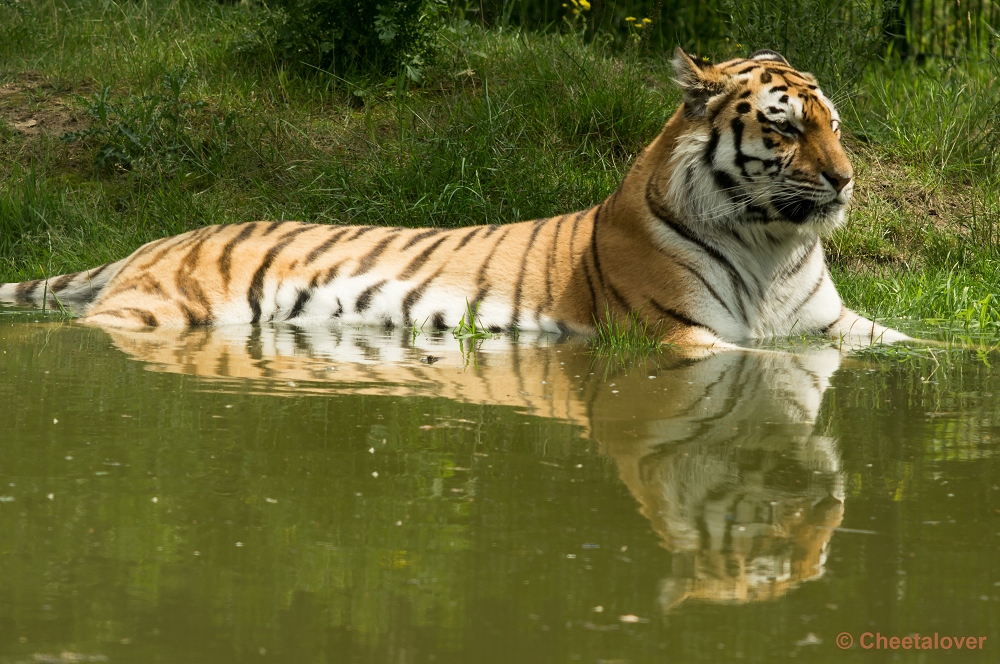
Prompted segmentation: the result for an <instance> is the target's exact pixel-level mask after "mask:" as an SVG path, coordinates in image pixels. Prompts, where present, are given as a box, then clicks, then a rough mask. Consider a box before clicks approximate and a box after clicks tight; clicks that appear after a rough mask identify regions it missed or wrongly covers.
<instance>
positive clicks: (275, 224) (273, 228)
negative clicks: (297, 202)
mask: <svg viewBox="0 0 1000 664" xmlns="http://www.w3.org/2000/svg"><path fill="white" fill-rule="evenodd" d="M284 223H287V222H284V221H272V222H271V223H270V224H268V226H267V228H265V229H264V232H263V233H261V234H260V236H261V237H264V236H267V235H270V234H271V233H273V232H274V231H276V230H277V229H278V226H281V225H282V224H284Z"/></svg>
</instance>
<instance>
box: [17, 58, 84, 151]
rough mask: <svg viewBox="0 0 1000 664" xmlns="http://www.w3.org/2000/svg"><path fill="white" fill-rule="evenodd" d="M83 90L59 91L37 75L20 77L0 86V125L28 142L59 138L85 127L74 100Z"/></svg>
mask: <svg viewBox="0 0 1000 664" xmlns="http://www.w3.org/2000/svg"><path fill="white" fill-rule="evenodd" d="M86 92H87V90H86V89H75V90H74V89H60V88H57V87H56V86H55V85H53V84H52V83H51V82H49V81H47V80H46V79H45V78H44V77H42V76H40V75H39V74H34V73H26V74H21V75H20V76H18V77H17V79H16V80H15V81H13V82H10V83H6V84H4V85H2V86H0V121H2V122H3V123H5V124H6V125H7V126H8V127H9V128H10V129H12V130H13V131H15V132H17V133H19V134H23V135H24V136H26V137H28V138H37V137H40V136H43V135H50V136H53V137H56V138H58V137H59V136H62V135H63V134H65V133H68V132H71V131H81V130H83V129H86V128H87V126H88V122H87V114H86V112H84V111H83V110H82V109H80V108H79V106H78V104H77V102H76V101H75V96H76V95H78V94H81V93H86Z"/></svg>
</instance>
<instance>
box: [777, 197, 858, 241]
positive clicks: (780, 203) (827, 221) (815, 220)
mask: <svg viewBox="0 0 1000 664" xmlns="http://www.w3.org/2000/svg"><path fill="white" fill-rule="evenodd" d="M771 205H772V206H773V207H774V210H775V212H776V213H777V215H776V220H781V221H787V222H791V223H792V224H795V225H796V226H802V227H807V226H808V227H809V228H811V229H813V230H815V231H816V232H818V233H821V234H822V233H826V232H829V231H832V230H834V229H835V228H837V227H838V226H840V225H841V224H843V223H844V219H845V217H846V213H847V204H846V203H842V202H840V201H838V200H833V201H828V202H826V203H820V202H818V201H814V200H810V199H807V198H790V199H779V200H774V201H772V203H771Z"/></svg>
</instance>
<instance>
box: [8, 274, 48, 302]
mask: <svg viewBox="0 0 1000 664" xmlns="http://www.w3.org/2000/svg"><path fill="white" fill-rule="evenodd" d="M41 285H42V280H41V279H33V280H31V281H22V282H21V283H19V284H18V285H17V288H15V289H14V297H15V298H16V299H17V300H18V301H20V302H30V301H31V296H32V295H33V294H34V292H35V290H36V289H37V288H38V287H39V286H41Z"/></svg>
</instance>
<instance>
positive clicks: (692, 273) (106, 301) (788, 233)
mask: <svg viewBox="0 0 1000 664" xmlns="http://www.w3.org/2000/svg"><path fill="white" fill-rule="evenodd" d="M672 64H673V74H674V80H675V82H676V83H677V84H678V86H679V87H680V90H681V92H682V94H683V99H682V101H681V103H680V105H679V107H678V108H677V110H676V112H675V113H674V114H673V115H672V117H670V119H669V120H668V121H667V122H666V124H665V125H664V127H663V129H662V131H661V132H660V134H659V135H658V136H657V137H656V138H655V140H653V142H652V143H651V144H650V145H649V146H647V147H646V148H645V149H644V150H643V151H642V152H641V153H640V154H639V155H638V157H637V158H636V160H635V162H634V163H633V164H632V166H631V167H630V169H629V170H628V172H627V174H626V175H625V177H624V179H623V180H622V182H621V183H620V186H619V187H618V189H617V190H615V191H614V192H613V193H612V194H611V195H610V196H608V198H606V199H605V200H604V201H602V202H601V203H599V204H597V205H595V206H593V207H591V208H589V209H586V210H581V211H576V212H573V213H570V214H563V215H559V216H556V217H552V218H548V219H537V220H533V221H524V222H519V223H509V224H493V225H482V226H472V227H464V228H449V229H445V228H403V227H396V228H389V227H382V226H342V225H330V224H309V223H302V222H297V221H271V222H267V221H258V222H250V223H237V224H227V225H216V226H206V227H202V228H199V229H197V230H193V231H190V232H187V233H183V234H180V235H176V236H173V237H166V238H162V239H159V240H155V241H153V242H150V243H148V244H145V245H144V246H142V247H140V248H139V249H137V250H136V251H135V252H134V253H132V254H131V255H130V256H128V257H127V258H124V259H122V260H119V261H117V262H114V263H110V264H107V265H103V266H101V267H98V268H95V269H92V270H86V271H83V272H79V273H75V274H66V275H62V276H57V277H52V278H46V279H36V280H32V281H27V282H21V283H11V284H4V285H2V286H0V301H5V302H21V303H38V302H43V303H44V302H46V301H47V300H51V301H52V302H55V303H58V304H60V305H66V306H70V307H72V309H73V311H74V312H79V314H80V318H79V320H80V322H82V323H84V324H92V325H98V326H102V327H108V328H142V327H157V326H162V327H198V326H218V325H230V324H247V323H249V324H260V323H266V322H290V323H294V324H297V325H311V324H331V323H339V324H343V325H369V326H371V325H373V326H386V327H397V328H398V327H403V328H406V327H410V326H417V327H420V328H423V327H424V326H429V327H430V328H432V329H448V328H454V327H456V326H457V325H459V324H460V323H461V322H462V321H463V320H469V319H470V318H471V317H472V314H473V313H474V315H475V317H476V320H477V321H478V322H480V323H481V324H482V326H483V327H484V328H485V329H487V330H490V331H492V332H503V331H512V330H518V331H519V330H537V331H542V332H547V333H560V334H583V335H588V334H593V333H594V332H595V329H596V327H597V326H598V325H599V324H600V323H601V322H606V321H607V320H608V319H609V318H610V317H622V316H627V315H629V314H630V313H632V314H639V315H641V316H642V317H644V318H645V320H646V321H647V323H648V324H649V326H650V328H651V329H656V330H659V332H658V335H659V336H660V338H661V339H660V340H661V341H663V342H666V343H674V344H679V345H685V346H691V347H705V348H719V349H725V348H733V347H734V346H735V344H737V343H741V342H746V341H748V340H750V341H752V340H755V339H766V338H769V337H780V336H787V335H792V334H821V335H827V336H829V337H831V338H834V339H840V340H841V341H846V342H848V343H872V342H879V341H880V342H884V343H895V342H898V341H903V340H907V339H909V337H907V336H906V335H904V334H902V333H900V332H897V331H896V330H892V329H889V328H886V327H883V326H882V325H879V324H877V323H875V322H874V321H872V320H868V319H866V318H863V317H862V316H860V315H858V314H857V313H855V312H853V311H851V310H850V309H848V308H847V307H845V306H844V304H843V302H842V301H841V298H840V296H839V294H838V292H837V288H836V286H835V285H834V282H833V281H832V279H831V276H830V271H829V269H828V267H827V265H826V261H825V257H824V251H823V246H822V242H821V237H822V236H824V235H826V234H828V233H829V232H830V231H832V230H833V229H835V228H837V227H839V226H840V225H841V224H843V223H844V220H845V214H846V209H847V205H848V202H849V200H850V198H851V194H852V192H853V187H854V183H853V176H854V173H853V170H852V166H851V162H850V160H849V159H848V156H847V153H846V152H845V149H844V146H843V145H842V143H841V128H840V117H839V115H838V113H837V111H836V109H835V108H834V105H833V103H832V102H831V101H830V99H828V98H827V97H826V96H825V95H824V94H823V92H822V91H821V90H820V88H819V86H818V84H817V82H816V79H815V78H814V77H813V76H812V75H810V74H808V73H805V72H800V71H797V70H796V69H794V68H793V67H792V66H791V65H790V64H789V63H788V61H787V60H786V59H785V58H784V57H783V56H781V55H780V54H778V53H776V52H774V51H770V50H763V51H758V52H756V53H754V54H752V55H751V56H749V57H748V58H742V59H734V60H729V61H726V62H723V63H720V64H712V63H710V62H708V61H707V60H705V59H701V58H697V57H695V56H692V55H689V54H687V53H686V52H684V51H683V50H682V49H680V48H678V49H677V50H676V51H675V52H674V54H673V60H672Z"/></svg>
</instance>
